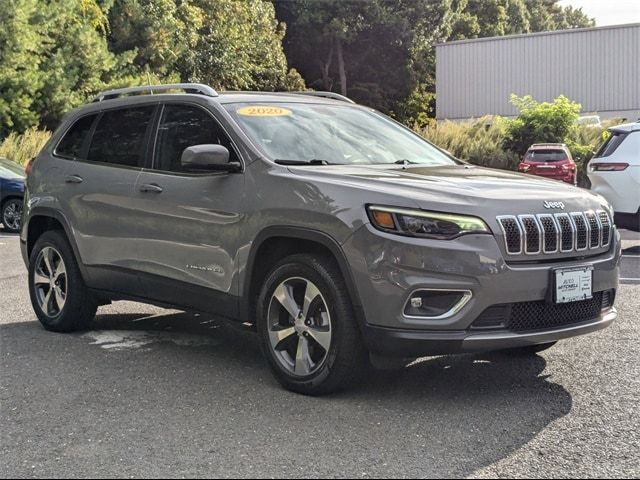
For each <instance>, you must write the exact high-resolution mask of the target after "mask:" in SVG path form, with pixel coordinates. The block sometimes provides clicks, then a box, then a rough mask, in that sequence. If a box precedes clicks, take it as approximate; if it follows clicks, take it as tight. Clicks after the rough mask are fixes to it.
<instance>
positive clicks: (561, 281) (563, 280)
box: [555, 267, 593, 303]
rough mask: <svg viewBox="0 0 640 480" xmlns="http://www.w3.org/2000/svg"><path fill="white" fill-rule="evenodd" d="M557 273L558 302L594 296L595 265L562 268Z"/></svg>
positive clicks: (577, 300) (574, 300) (576, 300)
mask: <svg viewBox="0 0 640 480" xmlns="http://www.w3.org/2000/svg"><path fill="white" fill-rule="evenodd" d="M555 274H556V297H555V300H556V303H571V302H580V301H582V300H588V299H591V298H593V267H576V268H561V269H558V270H556V271H555Z"/></svg>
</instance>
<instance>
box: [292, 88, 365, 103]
mask: <svg viewBox="0 0 640 480" xmlns="http://www.w3.org/2000/svg"><path fill="white" fill-rule="evenodd" d="M281 93H293V94H295V95H309V96H311V97H323V98H330V99H332V100H340V101H342V102H348V103H356V102H354V101H353V100H351V99H350V98H348V97H345V96H344V95H340V94H339V93H334V92H316V91H313V90H309V91H306V92H281Z"/></svg>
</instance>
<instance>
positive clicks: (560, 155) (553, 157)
mask: <svg viewBox="0 0 640 480" xmlns="http://www.w3.org/2000/svg"><path fill="white" fill-rule="evenodd" d="M526 159H527V160H530V161H532V162H561V161H563V160H567V159H568V158H567V154H566V152H565V151H564V150H560V149H558V150H551V149H549V150H529V151H528V152H527V156H526Z"/></svg>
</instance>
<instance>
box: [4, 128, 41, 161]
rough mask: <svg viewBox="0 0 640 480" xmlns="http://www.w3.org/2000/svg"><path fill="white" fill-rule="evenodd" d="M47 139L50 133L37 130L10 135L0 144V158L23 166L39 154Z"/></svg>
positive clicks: (32, 129) (31, 129)
mask: <svg viewBox="0 0 640 480" xmlns="http://www.w3.org/2000/svg"><path fill="white" fill-rule="evenodd" d="M49 138H51V132H49V131H47V130H38V129H37V128H29V129H28V130H26V131H25V132H24V133H23V134H22V135H19V134H17V133H15V132H13V133H10V134H9V136H8V137H7V138H5V139H4V140H3V141H2V143H0V157H5V158H8V159H9V160H13V161H14V162H17V163H20V164H22V165H24V164H25V163H27V162H28V161H29V160H31V159H32V158H33V157H35V156H36V155H38V153H40V150H42V147H44V145H45V143H47V142H48V141H49Z"/></svg>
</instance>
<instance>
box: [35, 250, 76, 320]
mask: <svg viewBox="0 0 640 480" xmlns="http://www.w3.org/2000/svg"><path fill="white" fill-rule="evenodd" d="M33 283H34V288H35V293H36V299H37V301H38V305H39V306H40V309H41V310H42V311H43V312H44V314H45V315H47V316H48V317H50V318H54V317H56V316H58V315H60V313H61V312H62V309H63V308H64V305H65V303H66V301H67V288H68V281H67V269H66V266H65V264H64V260H63V259H62V256H61V255H60V253H59V252H58V251H57V250H56V249H55V248H53V247H45V248H43V249H42V251H41V252H40V253H39V254H38V257H37V259H36V266H35V271H34V275H33Z"/></svg>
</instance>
